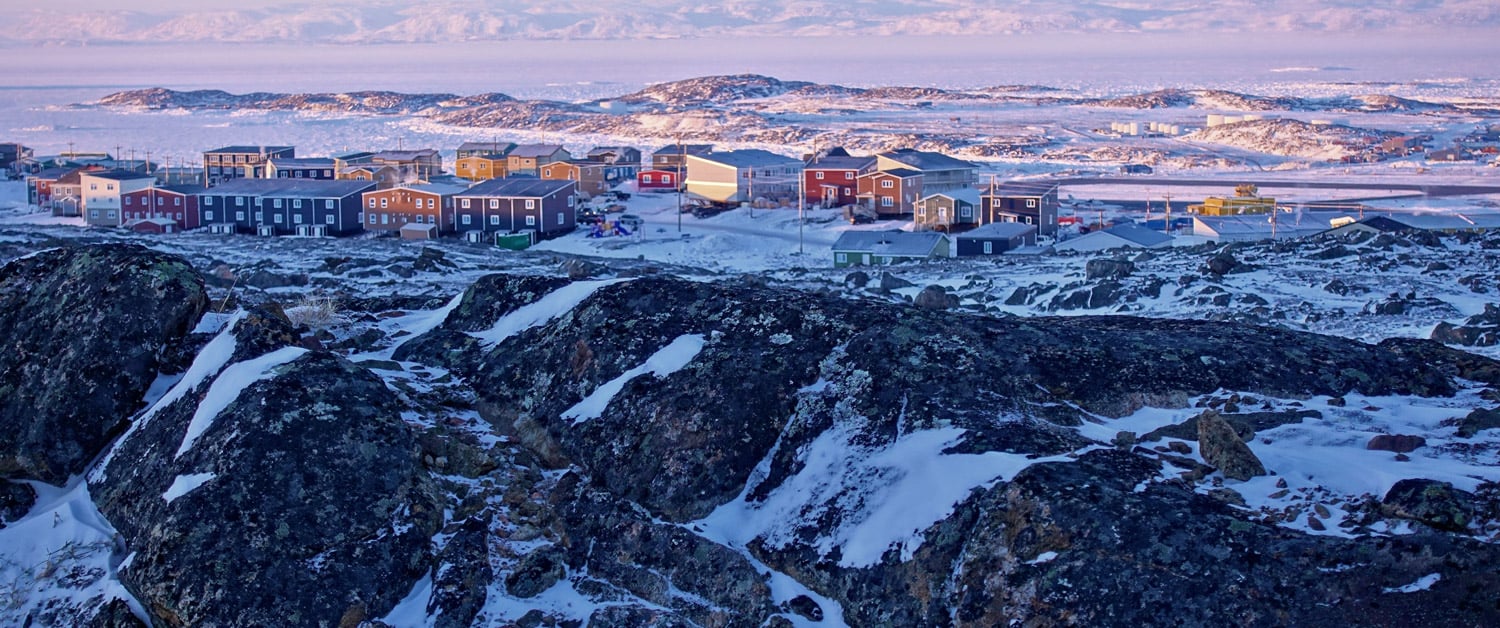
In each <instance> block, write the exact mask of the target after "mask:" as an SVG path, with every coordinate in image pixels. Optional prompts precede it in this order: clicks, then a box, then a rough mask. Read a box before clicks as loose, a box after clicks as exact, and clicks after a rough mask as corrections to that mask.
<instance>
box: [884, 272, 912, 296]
mask: <svg viewBox="0 0 1500 628" xmlns="http://www.w3.org/2000/svg"><path fill="white" fill-rule="evenodd" d="M915 286H916V284H914V283H912V282H910V281H907V280H905V279H902V278H900V277H897V276H895V275H892V274H891V273H890V272H883V273H880V291H881V292H890V291H892V290H900V289H902V288H911V287H915Z"/></svg>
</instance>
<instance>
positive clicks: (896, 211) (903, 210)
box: [857, 168, 923, 216]
mask: <svg viewBox="0 0 1500 628" xmlns="http://www.w3.org/2000/svg"><path fill="white" fill-rule="evenodd" d="M922 178H923V177H922V173H920V172H917V171H915V170H911V169H908V168H897V169H894V170H884V171H875V172H871V173H867V174H862V175H859V178H858V179H857V182H858V183H859V195H858V201H859V203H860V204H862V205H864V206H865V207H869V208H871V209H874V210H875V212H876V213H878V214H880V215H881V216H899V215H902V214H912V213H914V212H915V211H916V206H917V201H918V200H920V199H921V198H922V196H923V194H922V187H923V186H922Z"/></svg>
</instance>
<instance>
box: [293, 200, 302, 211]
mask: <svg viewBox="0 0 1500 628" xmlns="http://www.w3.org/2000/svg"><path fill="white" fill-rule="evenodd" d="M292 209H302V199H300V198H294V199H292Z"/></svg>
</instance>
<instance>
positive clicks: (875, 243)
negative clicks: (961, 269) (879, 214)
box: [833, 231, 950, 268]
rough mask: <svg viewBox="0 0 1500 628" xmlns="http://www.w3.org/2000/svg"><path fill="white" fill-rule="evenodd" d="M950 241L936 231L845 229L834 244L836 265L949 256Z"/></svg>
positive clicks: (882, 262)
mask: <svg viewBox="0 0 1500 628" xmlns="http://www.w3.org/2000/svg"><path fill="white" fill-rule="evenodd" d="M949 251H950V241H949V239H948V236H947V235H946V234H942V233H938V232H935V231H923V232H918V233H911V232H907V231H845V232H844V233H843V234H842V235H840V236H839V239H838V240H837V241H835V242H834V243H833V266H834V267H835V268H844V267H847V266H884V265H887V264H897V263H901V262H919V261H925V260H931V259H942V258H946V257H948V256H949V254H950V253H949Z"/></svg>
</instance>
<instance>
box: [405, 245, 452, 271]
mask: <svg viewBox="0 0 1500 628" xmlns="http://www.w3.org/2000/svg"><path fill="white" fill-rule="evenodd" d="M454 266H455V265H454V263H453V262H450V261H448V259H447V256H446V255H444V254H443V251H442V250H441V249H435V248H432V247H430V246H424V247H422V252H421V253H418V254H417V259H416V260H413V261H412V263H411V268H412V270H415V271H418V272H424V273H437V272H443V271H445V270H448V269H451V268H453V267H454Z"/></svg>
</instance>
